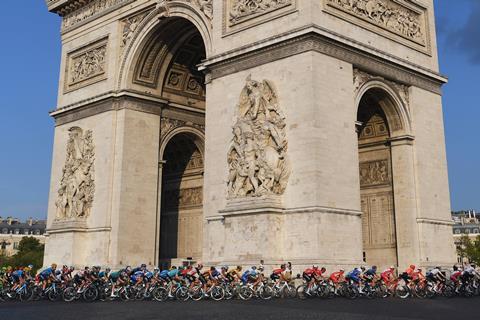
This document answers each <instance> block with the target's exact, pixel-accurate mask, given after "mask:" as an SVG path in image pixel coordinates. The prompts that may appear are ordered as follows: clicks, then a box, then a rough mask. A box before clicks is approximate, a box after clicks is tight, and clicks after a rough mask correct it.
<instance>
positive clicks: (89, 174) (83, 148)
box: [55, 127, 95, 221]
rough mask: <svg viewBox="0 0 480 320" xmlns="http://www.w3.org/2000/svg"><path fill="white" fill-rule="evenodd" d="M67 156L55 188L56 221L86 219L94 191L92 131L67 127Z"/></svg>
mask: <svg viewBox="0 0 480 320" xmlns="http://www.w3.org/2000/svg"><path fill="white" fill-rule="evenodd" d="M68 131H69V136H68V141H67V155H66V159H65V165H64V167H63V173H62V178H61V180H60V188H59V189H58V195H57V200H56V201H55V206H56V207H57V211H56V217H55V221H62V220H77V219H85V218H88V216H89V215H90V210H91V207H92V203H93V197H94V193H95V178H94V176H95V171H94V161H95V145H94V143H93V133H92V131H91V130H87V131H85V132H84V131H83V129H82V128H80V127H71V128H70V129H68Z"/></svg>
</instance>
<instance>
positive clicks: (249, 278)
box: [240, 266, 257, 284]
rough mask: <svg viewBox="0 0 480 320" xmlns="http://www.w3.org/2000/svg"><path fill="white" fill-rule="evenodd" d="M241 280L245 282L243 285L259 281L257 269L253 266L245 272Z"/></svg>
mask: <svg viewBox="0 0 480 320" xmlns="http://www.w3.org/2000/svg"><path fill="white" fill-rule="evenodd" d="M240 280H241V281H242V282H243V284H247V283H248V282H255V280H257V267H256V266H252V267H251V268H250V269H247V270H245V272H244V273H243V274H242V277H241V278H240Z"/></svg>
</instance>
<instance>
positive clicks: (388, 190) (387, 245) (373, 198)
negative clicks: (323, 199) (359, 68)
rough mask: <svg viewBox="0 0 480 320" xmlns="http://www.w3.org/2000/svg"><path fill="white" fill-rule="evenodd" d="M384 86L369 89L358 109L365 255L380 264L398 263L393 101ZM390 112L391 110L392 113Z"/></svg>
mask: <svg viewBox="0 0 480 320" xmlns="http://www.w3.org/2000/svg"><path fill="white" fill-rule="evenodd" d="M390 101H391V100H390V97H389V95H388V94H387V93H386V92H385V91H384V90H382V89H370V90H368V91H367V92H366V93H365V94H364V95H363V97H362V98H361V100H360V104H359V107H358V112H357V121H358V127H357V129H358V130H357V134H358V152H359V177H360V196H361V208H362V213H363V214H362V233H363V235H362V238H363V259H364V262H365V263H367V264H370V265H377V266H379V267H381V268H383V267H387V266H389V265H397V263H398V255H397V240H396V226H395V209H394V194H393V175H392V157H391V147H390V143H389V139H390V137H391V130H390V126H389V123H388V120H387V119H388V117H387V115H386V113H385V110H386V111H387V112H392V110H388V107H389V103H390ZM390 114H391V113H390Z"/></svg>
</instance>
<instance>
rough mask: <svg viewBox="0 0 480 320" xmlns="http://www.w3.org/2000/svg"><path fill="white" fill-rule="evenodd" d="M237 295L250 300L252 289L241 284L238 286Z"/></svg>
mask: <svg viewBox="0 0 480 320" xmlns="http://www.w3.org/2000/svg"><path fill="white" fill-rule="evenodd" d="M238 296H239V297H240V299H242V300H250V299H251V298H252V297H253V290H252V288H250V287H247V286H243V287H241V288H240V290H239V292H238Z"/></svg>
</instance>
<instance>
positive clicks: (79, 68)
mask: <svg viewBox="0 0 480 320" xmlns="http://www.w3.org/2000/svg"><path fill="white" fill-rule="evenodd" d="M107 43H108V38H103V39H101V40H98V41H95V42H94V43H91V44H89V45H87V46H85V47H83V48H80V49H77V50H75V51H72V52H69V53H68V54H67V65H66V81H65V92H68V91H72V90H76V89H78V88H81V87H84V86H87V85H89V84H92V83H95V82H98V81H101V80H104V79H106V78H107V70H106V61H107Z"/></svg>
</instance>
